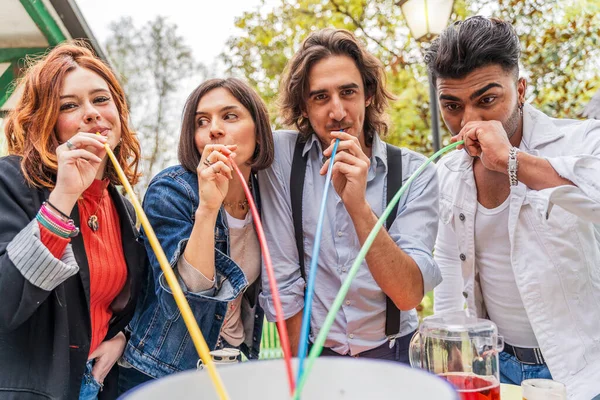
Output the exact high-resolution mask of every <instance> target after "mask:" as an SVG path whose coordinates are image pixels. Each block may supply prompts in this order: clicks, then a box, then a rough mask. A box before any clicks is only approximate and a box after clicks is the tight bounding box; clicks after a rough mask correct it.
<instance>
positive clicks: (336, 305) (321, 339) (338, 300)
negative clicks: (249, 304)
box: [293, 140, 464, 400]
mask: <svg viewBox="0 0 600 400" xmlns="http://www.w3.org/2000/svg"><path fill="white" fill-rule="evenodd" d="M462 144H464V141H463V140H460V141H458V142H456V143H452V144H450V145H448V146H446V147H444V148H443V149H441V150H439V151H438V152H436V153H435V154H434V155H432V156H431V157H429V159H428V160H427V161H426V162H425V163H423V165H421V166H420V167H419V168H418V169H417V170H416V171H415V172H414V173H413V174H412V175H411V176H410V178H408V180H407V181H406V183H404V185H402V187H401V188H400V189H399V190H398V192H396V195H395V196H394V198H393V199H392V201H390V203H389V204H388V206H387V207H386V209H385V210H384V211H383V214H382V215H381V217H380V218H379V220H378V221H377V223H376V224H375V226H374V227H373V229H372V230H371V233H369V236H368V237H367V240H365V243H364V244H363V246H362V248H361V249H360V251H359V253H358V256H357V257H356V260H354V263H353V264H352V268H350V271H349V272H348V277H347V278H346V280H345V281H344V283H343V284H342V286H341V288H340V290H339V292H338V294H337V295H336V297H335V299H334V301H333V305H332V306H331V308H330V310H329V313H327V317H326V318H325V322H324V323H323V327H322V328H321V331H320V332H319V335H318V336H317V339H316V340H315V343H314V345H313V347H312V348H311V350H310V354H309V356H308V361H307V362H306V369H305V371H304V373H303V374H302V377H301V378H300V379H299V380H298V386H297V387H296V391H295V392H294V396H293V398H294V400H297V399H300V394H301V393H302V389H303V388H304V385H305V384H306V379H307V377H308V375H309V374H310V371H311V370H312V367H313V365H314V363H315V360H316V358H317V357H318V356H319V355H320V354H321V351H322V350H323V345H324V344H325V340H326V339H327V334H328V333H329V330H330V329H331V325H333V321H334V320H335V315H336V314H337V312H338V311H339V309H340V307H341V306H342V303H343V301H344V298H345V297H346V294H347V293H348V290H349V289H350V285H351V284H352V280H353V279H354V277H355V276H356V274H357V273H358V270H359V268H360V265H361V264H362V262H363V261H364V259H365V257H366V256H367V252H368V251H369V249H370V248H371V245H372V244H373V242H374V241H375V238H376V237H377V235H378V234H379V230H380V229H381V228H382V227H383V224H385V221H386V219H387V217H388V215H389V214H390V213H391V212H392V209H393V208H394V206H395V205H396V203H398V201H399V200H400V198H401V197H402V195H403V194H404V192H405V191H406V189H407V188H408V187H409V186H410V184H411V183H412V182H413V181H414V180H415V178H416V177H417V176H419V175H420V174H421V172H423V170H424V169H425V167H427V165H429V163H431V162H432V161H433V160H435V159H436V158H438V157H439V156H441V155H442V154H444V153H446V152H447V151H449V150H452V149H454V148H456V147H457V146H460V145H462Z"/></svg>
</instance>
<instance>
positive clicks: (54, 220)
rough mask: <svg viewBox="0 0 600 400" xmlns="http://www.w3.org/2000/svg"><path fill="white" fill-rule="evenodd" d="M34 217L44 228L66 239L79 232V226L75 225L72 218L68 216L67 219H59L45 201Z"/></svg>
mask: <svg viewBox="0 0 600 400" xmlns="http://www.w3.org/2000/svg"><path fill="white" fill-rule="evenodd" d="M36 219H37V220H38V222H39V223H40V224H42V225H43V226H44V227H45V228H46V229H48V230H49V231H51V232H52V233H54V234H56V235H57V236H60V237H62V238H65V239H66V238H70V237H74V236H77V235H78V234H79V228H77V227H76V226H75V222H73V220H72V219H70V218H69V219H68V220H67V221H62V220H60V219H59V218H58V217H57V216H56V215H54V214H53V213H52V212H51V211H50V209H49V208H48V207H47V205H46V203H44V204H42V207H41V208H40V210H39V211H38V213H37V215H36Z"/></svg>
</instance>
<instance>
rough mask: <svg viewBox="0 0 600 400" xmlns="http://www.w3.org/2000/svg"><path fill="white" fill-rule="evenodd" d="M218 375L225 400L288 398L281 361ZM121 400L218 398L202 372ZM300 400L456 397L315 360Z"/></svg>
mask: <svg viewBox="0 0 600 400" xmlns="http://www.w3.org/2000/svg"><path fill="white" fill-rule="evenodd" d="M294 364H297V360H294ZM218 372H219V375H220V376H221V378H222V380H223V383H224V385H225V389H226V390H227V393H228V394H229V396H230V398H231V400H241V399H250V400H254V399H255V400H283V399H289V398H290V395H289V388H288V381H287V374H286V370H285V365H284V362H283V360H268V361H251V362H243V363H239V364H235V365H227V366H225V365H223V366H219V367H218ZM122 399H127V400H164V399H170V400H175V399H177V400H188V399H189V400H198V399H202V400H212V399H215V400H217V399H218V396H217V394H216V391H215V387H214V385H213V383H212V381H211V379H210V377H209V375H208V373H207V372H206V370H204V371H195V370H194V371H186V372H181V373H178V374H174V375H170V376H167V377H164V378H162V379H158V380H156V381H152V382H148V383H146V384H144V385H142V386H139V387H137V388H135V389H133V390H131V391H129V392H127V393H126V394H125V395H123V397H122ZM302 399H303V400H313V399H328V400H330V399H345V400H354V399H356V400H358V399H360V400H363V399H395V400H403V399H406V400H419V399H426V400H433V399H435V400H458V399H459V397H458V394H457V393H456V392H455V391H454V389H453V388H452V386H450V384H448V383H447V382H445V381H443V380H442V379H439V378H437V377H436V376H435V375H433V374H430V373H427V372H425V371H422V370H419V369H412V368H410V367H408V366H406V365H403V364H399V363H395V362H389V361H378V360H368V359H355V358H346V357H320V358H318V359H317V360H316V362H315V364H314V367H313V369H312V371H311V374H310V376H309V377H308V381H307V382H306V386H305V387H304V390H303V392H302Z"/></svg>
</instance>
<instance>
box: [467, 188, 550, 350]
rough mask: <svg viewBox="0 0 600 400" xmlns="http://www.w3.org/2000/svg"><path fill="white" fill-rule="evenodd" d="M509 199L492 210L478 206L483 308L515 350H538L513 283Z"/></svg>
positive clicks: (478, 260)
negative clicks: (522, 348)
mask: <svg viewBox="0 0 600 400" xmlns="http://www.w3.org/2000/svg"><path fill="white" fill-rule="evenodd" d="M509 199H510V197H508V198H507V199H506V200H505V201H504V203H502V204H501V205H500V206H498V207H496V208H494V209H491V210H490V209H487V208H485V207H483V206H482V205H481V204H479V203H478V204H477V214H476V215H475V264H476V270H478V271H479V277H480V281H481V291H482V294H483V299H484V302H485V306H486V309H487V312H488V315H489V318H490V320H492V321H493V322H494V323H495V324H496V325H497V326H498V333H499V334H500V335H502V336H503V337H504V341H505V342H506V343H508V344H511V345H513V346H517V347H526V348H532V347H538V343H537V339H536V338H535V334H534V333H533V329H532V328H531V323H530V322H529V318H528V317H527V313H526V312H525V307H524V306H523V301H522V300H521V294H520V293H519V289H518V288H517V283H516V282H515V274H514V272H513V269H512V264H511V260H510V242H509V237H508V211H509V210H508V206H509Z"/></svg>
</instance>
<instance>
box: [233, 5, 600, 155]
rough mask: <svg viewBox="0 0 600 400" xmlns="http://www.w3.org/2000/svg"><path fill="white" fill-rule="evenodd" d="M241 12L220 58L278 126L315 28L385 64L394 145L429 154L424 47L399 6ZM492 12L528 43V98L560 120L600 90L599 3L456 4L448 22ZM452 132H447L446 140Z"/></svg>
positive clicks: (281, 7)
mask: <svg viewBox="0 0 600 400" xmlns="http://www.w3.org/2000/svg"><path fill="white" fill-rule="evenodd" d="M261 9H262V10H264V7H258V8H257V10H256V11H250V12H246V13H244V14H243V15H242V16H241V17H239V18H238V19H237V20H236V27H237V28H238V29H239V30H240V34H239V35H238V36H234V37H231V38H230V39H229V40H228V44H227V50H226V51H225V52H224V53H223V59H224V61H225V63H226V65H227V66H228V68H229V71H230V72H231V73H232V74H235V75H238V76H241V77H244V78H245V79H247V80H248V81H249V82H250V83H251V84H252V85H253V86H254V87H255V88H256V89H257V90H258V91H259V93H260V94H261V96H262V97H263V98H264V99H265V101H266V102H267V104H268V106H269V111H270V112H271V115H272V119H273V122H274V124H275V126H277V127H279V123H278V121H277V118H276V115H277V109H276V98H277V93H278V86H279V80H280V76H281V74H282V72H283V70H284V67H285V65H286V62H287V60H288V59H289V58H290V57H291V56H292V54H293V53H294V51H295V50H297V48H298V46H299V45H300V43H301V42H302V40H303V39H304V38H305V37H306V36H307V35H308V33H310V32H311V31H314V30H316V29H320V28H324V27H336V28H345V29H348V30H350V31H353V32H354V33H355V34H356V35H357V36H358V37H360V38H361V39H362V40H363V41H364V42H365V43H366V45H367V48H368V49H369V50H370V51H371V52H372V53H373V54H375V55H376V56H377V57H379V59H380V60H381V61H382V62H383V64H384V65H385V68H386V71H387V78H388V87H389V88H390V89H391V90H392V92H393V93H394V94H395V95H396V96H397V100H396V101H394V102H393V103H392V105H391V108H390V110H389V111H390V112H389V114H390V119H391V131H390V133H389V135H388V138H387V140H388V141H389V142H391V143H395V144H399V145H402V146H407V147H410V148H412V149H414V150H417V151H420V152H423V153H430V152H431V150H432V149H431V144H430V117H429V88H428V81H427V74H426V70H425V66H424V65H423V60H422V53H421V49H420V45H419V43H417V42H416V41H415V40H414V39H412V38H411V37H410V32H409V30H408V28H407V26H406V23H405V21H404V19H403V16H402V13H401V10H400V7H398V6H397V5H396V2H395V1H390V0H377V1H374V0H373V1H366V0H289V1H288V0H282V1H281V3H280V4H279V5H278V6H276V7H274V8H273V9H272V11H270V12H264V11H261ZM479 13H483V14H487V15H490V14H491V15H493V16H498V17H500V18H503V19H506V20H509V21H511V22H512V23H513V24H514V25H515V27H516V29H517V32H518V33H519V37H520V39H521V43H522V46H523V57H522V64H523V66H524V69H523V71H522V72H523V74H524V75H525V76H527V77H529V82H530V89H529V92H528V93H529V98H528V99H529V101H531V102H532V103H533V104H534V105H535V106H537V107H539V108H541V109H542V110H543V111H545V112H547V113H548V114H550V115H552V116H556V117H567V116H568V117H576V116H578V115H579V113H580V112H581V111H582V109H583V107H584V105H585V104H586V102H587V101H588V100H589V99H590V97H591V95H592V94H593V93H594V90H595V89H597V88H598V87H599V86H600V81H599V78H598V69H599V58H598V55H599V54H598V53H599V50H598V48H599V46H598V44H599V33H598V32H600V19H599V18H600V17H599V16H598V15H600V13H598V5H597V2H596V1H594V0H579V1H576V2H547V1H544V0H457V1H455V4H454V13H453V15H452V17H451V20H459V19H464V18H465V17H467V16H468V15H475V14H479ZM447 140H448V134H447V132H446V134H445V141H447Z"/></svg>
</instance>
